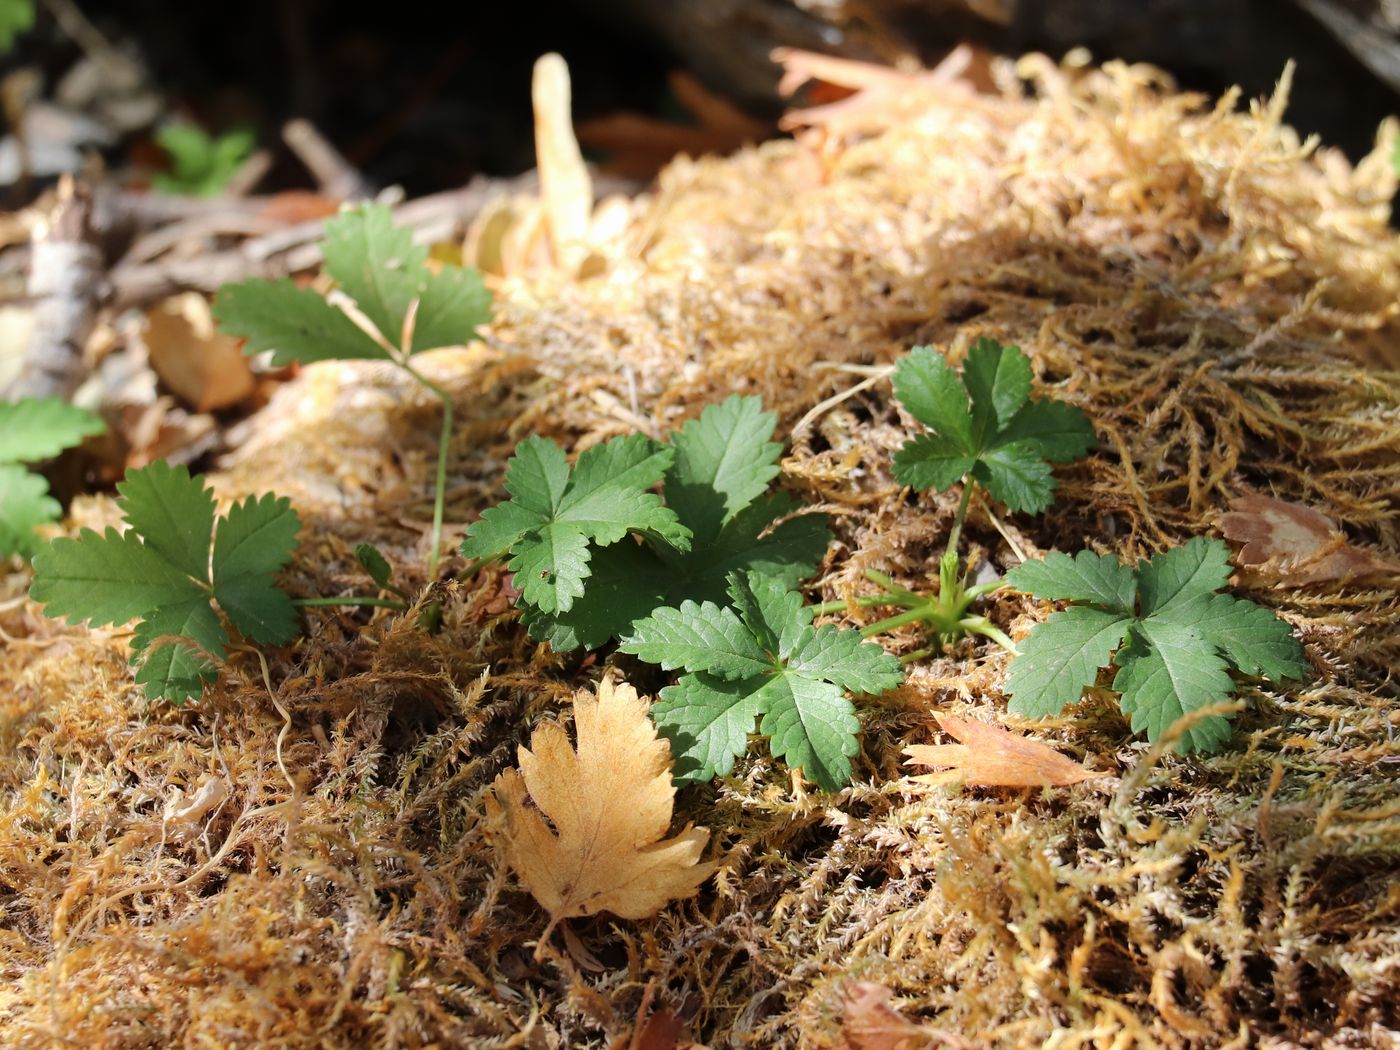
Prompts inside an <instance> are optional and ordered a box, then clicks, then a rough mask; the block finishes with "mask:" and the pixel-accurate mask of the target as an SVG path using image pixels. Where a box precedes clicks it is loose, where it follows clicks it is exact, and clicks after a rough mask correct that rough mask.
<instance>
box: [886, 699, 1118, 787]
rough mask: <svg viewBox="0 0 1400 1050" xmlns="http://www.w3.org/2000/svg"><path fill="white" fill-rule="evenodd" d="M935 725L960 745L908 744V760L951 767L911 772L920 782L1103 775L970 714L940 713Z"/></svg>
mask: <svg viewBox="0 0 1400 1050" xmlns="http://www.w3.org/2000/svg"><path fill="white" fill-rule="evenodd" d="M936 717H937V719H938V724H939V725H940V726H942V727H943V729H944V730H946V731H947V732H948V733H949V734H951V735H952V736H953V737H954V738H955V739H957V740H960V741H961V743H958V744H911V745H910V746H909V747H906V748H905V749H904V753H905V754H906V755H908V756H909V759H908V761H907V762H906V763H905V764H906V765H920V766H950V767H952V768H950V769H946V770H944V771H942V772H939V773H926V774H923V775H921V776H916V777H910V778H909V779H910V780H913V781H915V782H916V783H920V784H932V785H935V786H937V785H940V784H955V783H962V784H966V785H967V786H969V787H1068V786H1069V785H1070V784H1077V783H1079V782H1080V781H1081V780H1089V779H1092V778H1093V777H1097V776H1102V774H1100V773H1095V772H1093V771H1092V770H1088V769H1085V768H1084V767H1083V766H1081V765H1079V764H1078V763H1077V762H1071V761H1070V760H1069V759H1067V758H1065V756H1064V755H1062V754H1060V753H1059V752H1058V751H1056V750H1055V749H1054V748H1051V747H1049V746H1048V745H1046V744H1042V743H1041V742H1040V741H1039V740H1036V739H1034V738H1033V737H1027V736H1020V735H1019V734H1017V733H1012V732H1010V731H1009V730H1007V729H1004V728H1002V727H1001V726H997V725H989V724H988V723H986V722H979V721H976V720H975V719H971V718H955V717H953V716H952V715H938V716H936Z"/></svg>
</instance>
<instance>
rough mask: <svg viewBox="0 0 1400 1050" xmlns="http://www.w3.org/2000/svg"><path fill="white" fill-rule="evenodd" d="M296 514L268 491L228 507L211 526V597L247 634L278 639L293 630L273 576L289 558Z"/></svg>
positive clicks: (268, 641)
mask: <svg viewBox="0 0 1400 1050" xmlns="http://www.w3.org/2000/svg"><path fill="white" fill-rule="evenodd" d="M300 530H301V519H300V518H298V517H297V513H296V511H294V510H292V504H291V501H290V500H288V499H286V498H285V497H280V498H279V497H277V496H274V495H272V494H271V493H268V494H266V495H264V496H262V497H260V498H259V497H255V496H250V497H248V498H247V499H244V500H240V501H239V502H237V503H235V504H234V505H233V506H231V507H230V508H229V511H228V514H227V515H225V516H224V517H223V518H221V519H220V520H219V524H218V527H217V528H216V529H215V532H214V597H215V599H217V601H218V603H219V606H220V608H222V609H223V610H224V613H225V614H226V615H227V616H228V618H229V619H230V620H231V621H232V622H233V625H234V626H235V627H237V628H238V630H239V632H240V633H241V634H243V635H244V636H245V637H247V638H250V639H251V640H253V641H255V642H258V643H260V644H265V645H280V644H282V643H283V642H286V641H288V640H289V639H291V638H292V637H293V636H294V635H295V634H296V632H297V619H296V611H295V609H294V608H293V607H292V601H291V599H290V598H289V597H288V596H287V595H286V594H285V593H284V592H283V591H280V590H278V589H277V588H276V586H274V584H273V577H274V576H275V575H276V574H277V573H278V572H279V571H280V570H281V569H282V567H283V566H284V565H286V564H287V562H288V561H289V560H291V556H292V551H294V550H295V549H296V545H297V533H298V532H299V531H300Z"/></svg>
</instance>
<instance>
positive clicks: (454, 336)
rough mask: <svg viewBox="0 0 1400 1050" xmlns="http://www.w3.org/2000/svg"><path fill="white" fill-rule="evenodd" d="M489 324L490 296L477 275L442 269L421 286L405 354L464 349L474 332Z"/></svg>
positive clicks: (471, 270)
mask: <svg viewBox="0 0 1400 1050" xmlns="http://www.w3.org/2000/svg"><path fill="white" fill-rule="evenodd" d="M490 321H491V292H490V290H489V289H488V288H487V287H486V284H485V282H483V281H482V279H481V271H480V270H478V269H476V268H475V267H468V266H444V267H443V268H442V269H441V270H439V271H438V272H437V273H435V274H431V275H430V276H429V277H428V279H427V282H426V283H425V284H424V285H423V290H422V296H421V298H420V299H419V301H418V313H417V314H416V315H415V316H414V321H413V345H412V347H411V348H410V351H409V352H410V353H414V354H418V353H422V352H423V351H424V350H435V349H437V348H438V347H442V346H465V345H467V344H468V343H470V342H471V341H472V340H473V339H475V338H476V330H477V329H478V328H480V327H481V326H482V325H485V324H488V323H490Z"/></svg>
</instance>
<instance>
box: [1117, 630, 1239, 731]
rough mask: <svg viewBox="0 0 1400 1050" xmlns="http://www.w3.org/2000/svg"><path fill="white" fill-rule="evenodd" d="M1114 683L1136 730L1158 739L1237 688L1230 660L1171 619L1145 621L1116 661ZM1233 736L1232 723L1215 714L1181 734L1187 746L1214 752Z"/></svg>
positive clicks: (1223, 698)
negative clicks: (1229, 668)
mask: <svg viewBox="0 0 1400 1050" xmlns="http://www.w3.org/2000/svg"><path fill="white" fill-rule="evenodd" d="M1114 662H1115V663H1116V664H1117V665H1118V668H1119V670H1118V673H1117V674H1116V675H1114V677H1113V688H1114V689H1116V690H1118V692H1119V693H1120V694H1122V698H1121V700H1120V701H1119V702H1120V704H1121V705H1122V708H1123V712H1124V713H1125V714H1127V715H1129V716H1131V718H1132V726H1133V731H1134V732H1138V733H1141V732H1146V733H1147V739H1148V740H1152V741H1155V740H1159V739H1160V738H1161V737H1162V735H1163V734H1164V733H1165V732H1166V731H1167V730H1168V729H1169V728H1170V727H1171V725H1172V723H1174V722H1175V721H1176V720H1177V719H1178V718H1181V717H1182V716H1183V715H1185V714H1187V713H1188V712H1191V711H1196V710H1199V709H1200V708H1202V707H1207V706H1209V705H1211V704H1215V703H1219V702H1220V701H1222V700H1225V699H1227V698H1228V697H1229V695H1230V693H1231V692H1232V691H1233V690H1234V688H1235V683H1234V681H1233V680H1232V679H1231V678H1230V675H1229V674H1228V673H1227V670H1226V664H1225V660H1224V659H1223V658H1222V657H1220V656H1218V655H1217V654H1216V652H1215V650H1214V648H1213V647H1212V646H1211V645H1210V644H1209V643H1208V642H1207V641H1206V640H1205V638H1204V637H1202V635H1201V634H1200V632H1199V631H1197V630H1195V629H1194V628H1191V627H1183V626H1182V625H1180V624H1176V623H1170V622H1168V621H1166V620H1158V619H1147V620H1140V621H1139V622H1138V623H1136V624H1135V625H1134V626H1133V632H1132V641H1131V642H1130V644H1128V645H1126V646H1124V647H1123V649H1121V650H1120V651H1119V653H1118V656H1117V657H1116V658H1115V661H1114ZM1229 736H1230V725H1229V722H1228V721H1227V720H1226V719H1224V718H1221V717H1219V716H1211V717H1209V718H1206V719H1205V720H1204V721H1202V722H1199V723H1197V724H1196V725H1195V726H1193V727H1192V728H1191V729H1189V730H1187V731H1186V733H1185V734H1184V735H1183V736H1182V738H1181V741H1180V744H1179V749H1180V750H1182V751H1214V750H1215V749H1216V748H1218V747H1219V746H1220V745H1221V744H1223V743H1224V742H1225V740H1227V739H1228V738H1229Z"/></svg>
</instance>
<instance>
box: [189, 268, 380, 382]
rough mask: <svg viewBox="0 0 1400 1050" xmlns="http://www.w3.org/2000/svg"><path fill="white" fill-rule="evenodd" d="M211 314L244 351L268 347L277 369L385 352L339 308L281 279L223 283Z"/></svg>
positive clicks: (249, 352) (312, 291)
mask: <svg viewBox="0 0 1400 1050" xmlns="http://www.w3.org/2000/svg"><path fill="white" fill-rule="evenodd" d="M213 313H214V317H215V319H216V320H217V321H218V322H219V330H220V331H222V332H225V333H227V334H228V335H233V336H240V337H242V338H244V339H246V340H248V342H247V343H246V344H245V345H244V347H243V352H244V353H246V354H250V355H251V354H260V353H263V352H264V351H271V352H272V363H273V364H275V365H277V366H278V367H285V366H286V365H291V364H298V363H300V364H309V363H311V362H312V361H330V360H339V359H350V360H354V359H375V358H378V359H381V360H387V359H388V356H389V355H388V353H387V352H386V351H385V350H384V348H383V347H382V346H380V345H379V344H378V343H377V342H375V341H374V339H373V338H372V337H371V336H370V335H369V334H368V333H367V332H365V330H364V329H362V328H361V327H360V326H359V325H357V324H356V323H355V322H354V321H352V320H350V317H349V315H348V314H346V313H345V311H344V310H340V309H337V308H336V307H334V306H332V305H331V304H330V303H328V302H326V300H325V299H323V298H322V297H321V295H320V294H319V293H317V292H316V291H314V290H313V289H311V288H298V287H297V286H296V284H294V283H293V282H292V280H291V279H290V278H287V277H283V278H281V279H280V280H277V281H265V280H262V279H261V278H253V279H251V280H247V281H242V282H240V283H238V284H226V285H224V286H223V287H222V288H220V289H219V295H218V298H216V299H215V300H214V307H213Z"/></svg>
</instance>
